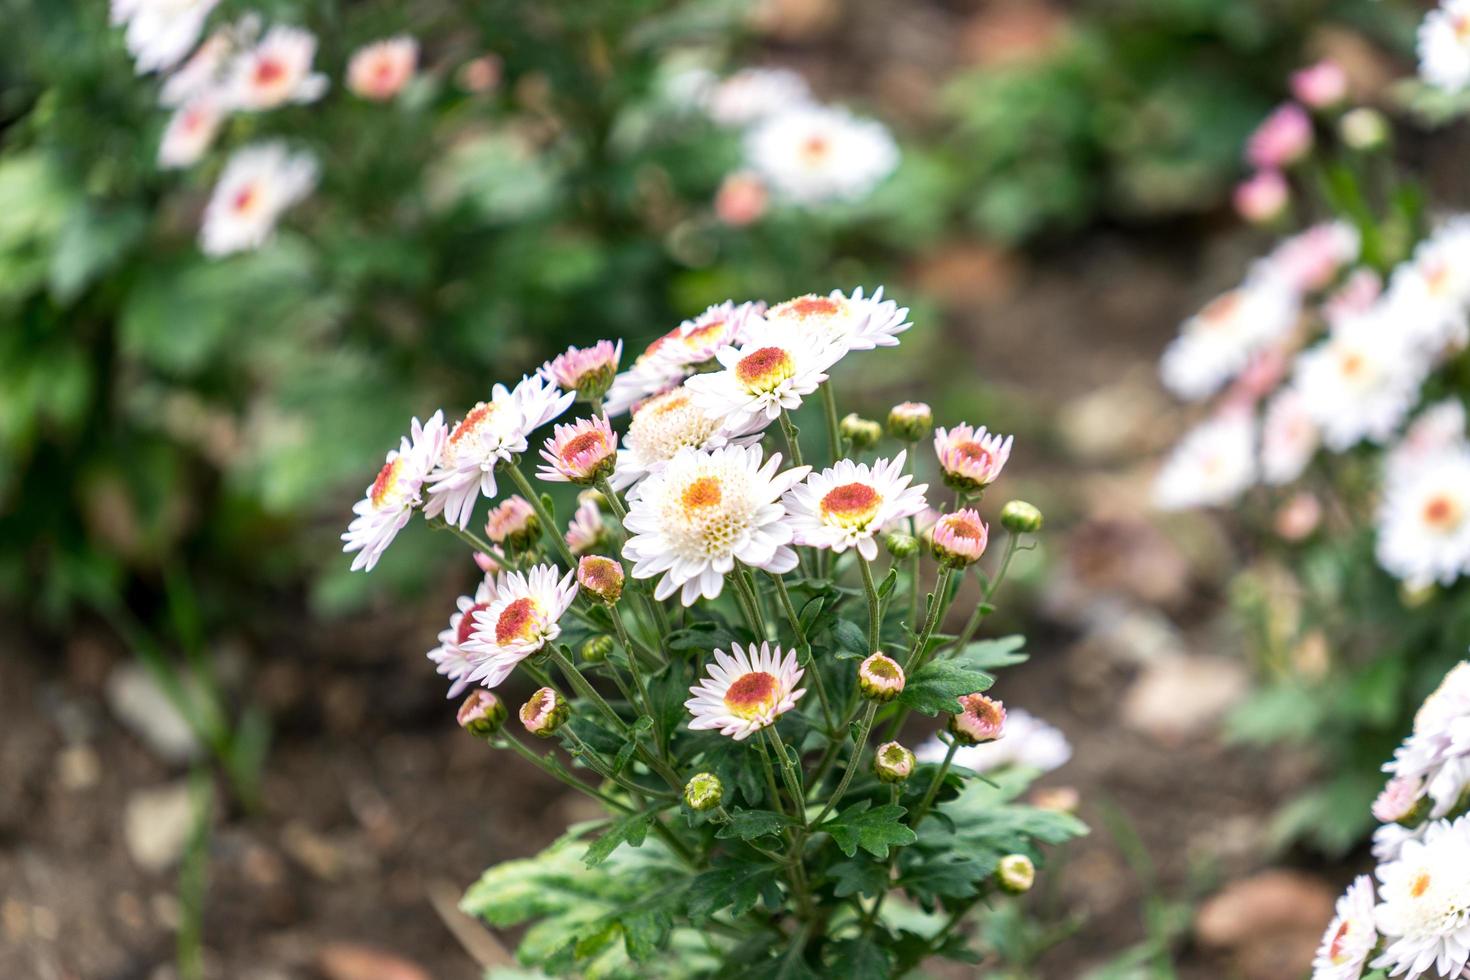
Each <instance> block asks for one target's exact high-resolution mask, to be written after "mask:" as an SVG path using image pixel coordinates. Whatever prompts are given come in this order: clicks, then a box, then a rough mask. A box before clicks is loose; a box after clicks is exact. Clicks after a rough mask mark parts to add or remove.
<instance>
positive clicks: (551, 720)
mask: <svg viewBox="0 0 1470 980" xmlns="http://www.w3.org/2000/svg"><path fill="white" fill-rule="evenodd" d="M571 714H572V709H571V708H570V707H569V706H568V705H567V702H566V699H565V698H563V697H562V696H561V695H560V694H559V693H557V692H556V691H554V690H552V689H551V688H549V687H542V688H538V689H537V690H536V693H535V694H532V695H531V697H530V698H529V699H528V700H527V701H526V703H525V704H523V705H521V724H522V725H525V726H526V731H528V732H530V733H531V734H532V735H535V736H536V737H537V738H550V737H551V736H552V735H555V734H556V730H557V729H558V728H560V727H561V726H562V725H563V724H565V723H566V720H567V719H568V718H569V717H571Z"/></svg>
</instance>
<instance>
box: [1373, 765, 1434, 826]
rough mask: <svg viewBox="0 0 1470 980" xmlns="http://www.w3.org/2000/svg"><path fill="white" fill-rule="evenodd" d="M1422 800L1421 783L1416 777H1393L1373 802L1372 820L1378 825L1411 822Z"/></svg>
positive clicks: (1422, 789) (1422, 790) (1422, 787)
mask: <svg viewBox="0 0 1470 980" xmlns="http://www.w3.org/2000/svg"><path fill="white" fill-rule="evenodd" d="M1423 798H1424V786H1423V783H1422V782H1421V781H1420V780H1419V779H1418V778H1416V777H1410V776H1395V777H1394V778H1393V779H1390V780H1389V781H1388V785H1387V786H1385V787H1383V792H1381V793H1379V794H1378V798H1377V799H1376V800H1374V801H1373V819H1374V820H1377V821H1378V822H1379V823H1400V822H1403V821H1407V820H1411V819H1412V818H1413V817H1414V811H1415V810H1417V809H1418V808H1419V801H1420V800H1421V799H1423Z"/></svg>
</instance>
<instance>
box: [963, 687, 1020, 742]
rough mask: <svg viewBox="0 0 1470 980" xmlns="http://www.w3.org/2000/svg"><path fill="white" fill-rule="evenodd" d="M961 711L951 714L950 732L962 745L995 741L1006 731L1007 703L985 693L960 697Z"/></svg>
mask: <svg viewBox="0 0 1470 980" xmlns="http://www.w3.org/2000/svg"><path fill="white" fill-rule="evenodd" d="M959 702H960V711H959V712H958V713H957V714H953V715H950V716H949V732H950V734H951V735H953V736H954V737H955V741H957V742H959V743H960V744H961V745H980V744H982V743H984V742H994V741H995V740H996V739H998V738H1000V736H1001V735H1002V734H1003V733H1004V731H1005V724H1006V708H1005V705H1004V704H1003V703H1002V702H1000V701H997V700H995V699H994V698H988V697H986V696H985V695H983V694H980V693H978V692H977V693H975V694H966V695H963V696H961V697H960V699H959Z"/></svg>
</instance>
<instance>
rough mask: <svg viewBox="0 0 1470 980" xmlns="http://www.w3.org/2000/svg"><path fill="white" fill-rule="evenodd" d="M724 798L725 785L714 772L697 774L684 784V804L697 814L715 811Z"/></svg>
mask: <svg viewBox="0 0 1470 980" xmlns="http://www.w3.org/2000/svg"><path fill="white" fill-rule="evenodd" d="M724 798H725V787H724V784H722V783H721V782H720V777H719V776H716V775H715V774H714V773H712V772H697V773H695V774H694V775H693V776H691V777H690V778H689V782H687V783H685V784H684V802H685V803H686V804H688V806H689V809H691V810H693V811H694V812H696V813H700V812H703V811H705V810H713V809H714V808H715V807H717V806H719V805H720V801H721V800H723V799H724Z"/></svg>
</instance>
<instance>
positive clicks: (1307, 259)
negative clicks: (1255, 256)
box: [1255, 221, 1362, 293]
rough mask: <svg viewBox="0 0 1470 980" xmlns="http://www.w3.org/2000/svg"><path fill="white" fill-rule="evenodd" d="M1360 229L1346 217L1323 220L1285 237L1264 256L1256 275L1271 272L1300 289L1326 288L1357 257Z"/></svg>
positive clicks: (1314, 290)
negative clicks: (1341, 219) (1338, 219)
mask: <svg viewBox="0 0 1470 980" xmlns="http://www.w3.org/2000/svg"><path fill="white" fill-rule="evenodd" d="M1361 244H1362V242H1361V236H1360V235H1359V234H1358V229H1356V228H1354V227H1353V226H1352V225H1351V224H1350V223H1348V222H1346V221H1324V222H1322V223H1321V224H1317V225H1313V226H1312V227H1310V228H1307V229H1306V230H1304V231H1301V232H1298V233H1297V234H1295V235H1292V236H1291V237H1290V238H1287V239H1285V240H1284V241H1283V242H1282V243H1281V244H1280V245H1277V246H1276V247H1275V248H1274V249H1272V250H1271V254H1270V255H1268V256H1266V257H1265V258H1264V259H1262V260H1261V263H1260V265H1259V267H1258V268H1257V269H1256V270H1255V272H1256V274H1257V275H1265V276H1271V277H1274V278H1276V279H1277V280H1279V281H1280V282H1283V283H1285V284H1286V285H1287V286H1288V287H1289V288H1290V289H1292V290H1293V291H1295V292H1297V293H1315V292H1317V291H1318V290H1321V289H1325V288H1327V287H1328V286H1329V285H1331V284H1332V281H1333V280H1334V279H1336V278H1337V274H1338V272H1339V271H1340V270H1341V269H1342V268H1343V267H1344V266H1346V265H1347V264H1348V263H1350V262H1352V261H1353V260H1355V259H1356V258H1357V257H1358V251H1359V248H1360V246H1361Z"/></svg>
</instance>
